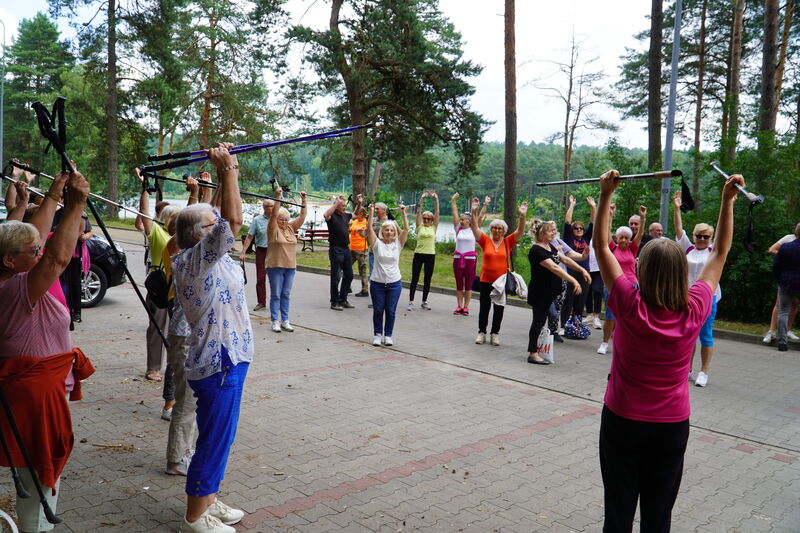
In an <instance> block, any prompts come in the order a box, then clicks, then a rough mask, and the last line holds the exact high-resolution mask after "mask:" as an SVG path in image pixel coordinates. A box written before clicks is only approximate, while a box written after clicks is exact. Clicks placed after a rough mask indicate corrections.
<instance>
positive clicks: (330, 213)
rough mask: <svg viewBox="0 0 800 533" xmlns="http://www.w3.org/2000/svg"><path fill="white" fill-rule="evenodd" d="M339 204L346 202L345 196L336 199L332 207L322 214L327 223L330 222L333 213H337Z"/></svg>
mask: <svg viewBox="0 0 800 533" xmlns="http://www.w3.org/2000/svg"><path fill="white" fill-rule="evenodd" d="M339 202H344V196H337V197H336V198H334V199H333V203H332V204H331V205H330V207H328V209H326V210H325V212H324V213H322V218H324V219H325V220H326V221H328V220H330V219H331V216H332V215H333V212H334V211H336V206H338V205H339Z"/></svg>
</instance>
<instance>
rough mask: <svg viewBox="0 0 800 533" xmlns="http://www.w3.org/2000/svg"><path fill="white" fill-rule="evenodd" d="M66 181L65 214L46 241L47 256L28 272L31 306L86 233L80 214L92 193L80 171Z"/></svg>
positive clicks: (64, 266) (60, 269) (50, 283)
mask: <svg viewBox="0 0 800 533" xmlns="http://www.w3.org/2000/svg"><path fill="white" fill-rule="evenodd" d="M56 179H61V180H62V183H63V179H64V178H63V177H62V176H61V175H60V174H57V175H56ZM66 180H67V188H66V194H65V197H64V214H63V216H62V217H61V222H60V223H59V224H58V228H56V231H55V233H53V236H52V237H51V238H50V240H49V241H48V242H47V250H46V251H45V253H44V255H43V256H42V258H41V259H40V260H39V262H38V263H36V266H34V267H33V268H32V269H31V271H30V274H29V275H28V299H29V300H30V303H31V305H35V304H36V302H37V301H38V300H39V298H41V297H42V296H43V295H44V293H46V292H47V290H48V289H49V288H50V286H51V285H53V283H55V282H56V280H57V279H58V276H60V275H61V273H62V272H64V269H66V268H67V265H69V262H70V260H71V259H72V254H73V252H74V251H75V243H76V242H78V237H80V235H81V233H83V227H84V223H83V219H82V218H81V215H82V214H83V210H84V208H85V207H86V198H87V197H88V196H89V183H88V182H87V181H86V180H85V179H84V178H83V176H82V175H81V174H80V173H79V172H77V171H76V172H73V173H72V174H69V175H68V176H67V177H66Z"/></svg>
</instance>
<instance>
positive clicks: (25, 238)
mask: <svg viewBox="0 0 800 533" xmlns="http://www.w3.org/2000/svg"><path fill="white" fill-rule="evenodd" d="M38 239H39V230H38V229H36V226H34V225H33V224H28V223H27V222H20V221H19V220H9V221H8V222H5V223H3V224H0V258H2V256H4V255H6V254H10V253H14V252H18V251H19V250H20V248H21V247H22V246H25V245H26V244H30V243H32V242H36V241H37V240H38Z"/></svg>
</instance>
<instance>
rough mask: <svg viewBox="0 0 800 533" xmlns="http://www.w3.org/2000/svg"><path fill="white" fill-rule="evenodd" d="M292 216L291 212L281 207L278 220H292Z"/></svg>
mask: <svg viewBox="0 0 800 533" xmlns="http://www.w3.org/2000/svg"><path fill="white" fill-rule="evenodd" d="M291 216H292V214H291V213H289V210H288V209H286V208H285V207H281V208H280V209H278V219H280V218H281V217H286V218H291Z"/></svg>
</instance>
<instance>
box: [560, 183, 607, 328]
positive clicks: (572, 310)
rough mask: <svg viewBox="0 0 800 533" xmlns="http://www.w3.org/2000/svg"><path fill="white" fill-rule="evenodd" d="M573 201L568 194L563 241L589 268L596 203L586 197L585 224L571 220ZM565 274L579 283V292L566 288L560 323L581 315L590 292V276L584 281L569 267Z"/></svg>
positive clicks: (579, 274) (573, 198) (582, 265)
mask: <svg viewBox="0 0 800 533" xmlns="http://www.w3.org/2000/svg"><path fill="white" fill-rule="evenodd" d="M575 203H576V201H575V197H574V196H572V195H570V196H569V206H568V207H567V212H566V214H565V215H564V242H565V243H567V246H569V247H570V248H572V249H573V250H575V251H576V252H577V253H579V254H581V259H579V260H578V261H577V263H578V264H579V265H580V266H581V267H582V268H583V269H584V270H589V250H590V249H591V246H590V242H591V240H592V231H593V224H592V221H593V220H594V216H595V211H596V210H597V205H596V204H595V203H594V198H592V197H591V196H589V197H588V198H586V203H587V204H588V205H589V223H588V224H585V223H584V222H581V221H580V220H572V214H573V211H574V210H575ZM567 274H569V275H570V276H572V277H573V278H575V279H577V280H578V282H579V283H580V284H581V292H580V293H577V292H575V291H574V290H572V288H571V287H568V288H567V292H566V295H565V296H566V299H565V301H564V305H563V306H562V308H561V324H566V323H567V320H569V319H570V318H571V317H574V316H577V317H578V318H580V317H581V315H582V314H583V309H584V306H585V304H586V298H587V296H588V295H589V292H590V291H589V284H590V283H591V278H590V279H589V282H588V283H584V281H585V280H584V278H583V275H582V274H581V273H580V272H579V271H577V270H575V269H573V268H571V267H569V268H568V269H567ZM598 277H599V273H598Z"/></svg>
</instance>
